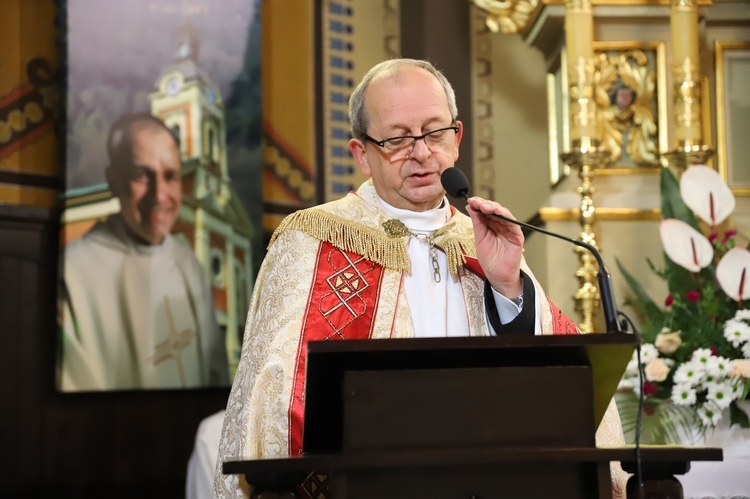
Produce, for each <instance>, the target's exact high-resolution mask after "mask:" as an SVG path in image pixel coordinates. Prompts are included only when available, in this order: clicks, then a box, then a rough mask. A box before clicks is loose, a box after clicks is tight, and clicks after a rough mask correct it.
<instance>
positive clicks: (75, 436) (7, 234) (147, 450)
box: [0, 206, 228, 498]
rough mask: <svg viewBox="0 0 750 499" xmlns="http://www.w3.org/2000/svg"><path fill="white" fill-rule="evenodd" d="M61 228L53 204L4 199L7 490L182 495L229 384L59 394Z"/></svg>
mask: <svg viewBox="0 0 750 499" xmlns="http://www.w3.org/2000/svg"><path fill="white" fill-rule="evenodd" d="M58 229H59V226H58V223H57V214H56V213H55V212H54V211H52V210H48V209H44V208H35V207H17V206H0V401H2V402H0V405H1V406H2V409H1V410H0V442H2V445H0V462H1V463H2V466H0V497H4V498H5V497H7V498H16V497H19V498H20V497H23V498H28V497H50V496H52V495H54V497H58V498H60V497H62V498H68V497H69V498H89V497H91V498H94V497H96V498H102V497H107V498H120V497H123V498H124V497H139V498H147V497H154V498H155V497H160V498H170V497H174V498H178V497H184V484H185V474H186V468H187V462H188V458H189V456H190V452H191V451H192V446H193V439H194V436H195V431H196V429H197V427H198V424H199V422H200V420H201V419H203V418H204V417H206V416H208V415H210V414H212V413H213V412H215V411H218V410H220V409H223V408H224V406H225V404H226V399H227V396H228V390H185V391H149V392H109V393H88V394H62V393H58V392H57V391H56V389H55V356H56V339H57V327H56V305H55V303H56V289H57V285H56V284H57V281H56V276H57V264H56V262H57V260H58V256H59V255H58V250H57V248H58V241H57V234H58ZM53 492H54V494H53Z"/></svg>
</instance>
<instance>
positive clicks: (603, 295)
mask: <svg viewBox="0 0 750 499" xmlns="http://www.w3.org/2000/svg"><path fill="white" fill-rule="evenodd" d="M440 182H441V183H442V184H443V189H445V191H446V192H447V193H448V194H450V195H451V196H452V197H454V198H463V199H465V200H467V201H468V200H469V180H468V179H467V178H466V175H464V172H462V171H461V170H459V169H458V168H455V167H453V168H448V169H446V170H445V171H444V172H443V174H442V175H441V177H440ZM492 216H494V217H497V218H499V219H501V220H505V221H506V222H510V223H513V224H516V225H520V226H521V227H525V228H527V229H529V230H533V231H535V232H541V233H542V234H546V235H548V236H552V237H556V238H558V239H562V240H563V241H567V242H569V243H573V244H575V245H576V246H580V247H582V248H586V249H587V250H589V251H590V252H591V254H593V255H594V258H596V261H597V263H598V264H599V272H597V274H596V278H597V280H598V281H599V297H600V299H601V301H602V310H603V311H604V324H605V326H606V329H607V333H623V332H624V331H623V330H622V328H621V327H620V324H619V323H618V322H617V303H616V302H615V292H614V289H613V288H612V276H611V275H610V273H609V272H608V271H607V268H606V267H605V266H604V260H602V255H601V254H600V253H599V250H597V249H596V248H595V247H594V246H592V245H591V244H589V243H585V242H583V241H579V240H577V239H573V238H570V237H566V236H562V235H560V234H555V233H554V232H550V231H548V230H545V229H542V228H540V227H536V226H534V225H529V224H527V223H524V222H519V221H518V220H513V219H512V218H508V217H505V216H503V215H497V214H495V213H493V214H492Z"/></svg>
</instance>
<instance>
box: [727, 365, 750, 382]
mask: <svg viewBox="0 0 750 499" xmlns="http://www.w3.org/2000/svg"><path fill="white" fill-rule="evenodd" d="M729 363H730V364H731V365H732V369H733V371H732V375H733V376H742V377H744V378H748V379H750V360H748V359H735V360H732V361H730V362H729ZM738 384H741V383H738Z"/></svg>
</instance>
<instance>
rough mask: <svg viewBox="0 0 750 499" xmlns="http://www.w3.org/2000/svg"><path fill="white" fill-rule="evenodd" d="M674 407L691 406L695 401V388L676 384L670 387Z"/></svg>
mask: <svg viewBox="0 0 750 499" xmlns="http://www.w3.org/2000/svg"><path fill="white" fill-rule="evenodd" d="M671 398H672V402H673V403H674V405H693V404H695V400H696V393H695V388H693V387H692V386H690V385H688V384H679V383H678V384H676V385H674V386H673V387H672V397H671Z"/></svg>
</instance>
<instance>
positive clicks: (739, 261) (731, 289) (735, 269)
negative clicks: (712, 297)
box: [716, 247, 750, 302]
mask: <svg viewBox="0 0 750 499" xmlns="http://www.w3.org/2000/svg"><path fill="white" fill-rule="evenodd" d="M716 280H717V281H719V285H720V286H721V289H723V290H724V292H725V293H726V294H727V296H729V297H730V298H732V299H733V300H734V301H736V302H741V301H743V300H746V299H747V298H748V295H750V282H749V281H750V251H748V250H746V249H745V248H739V247H736V248H732V249H730V250H729V251H727V252H726V254H725V255H724V256H723V257H722V259H721V261H720V262H719V264H718V265H716Z"/></svg>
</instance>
